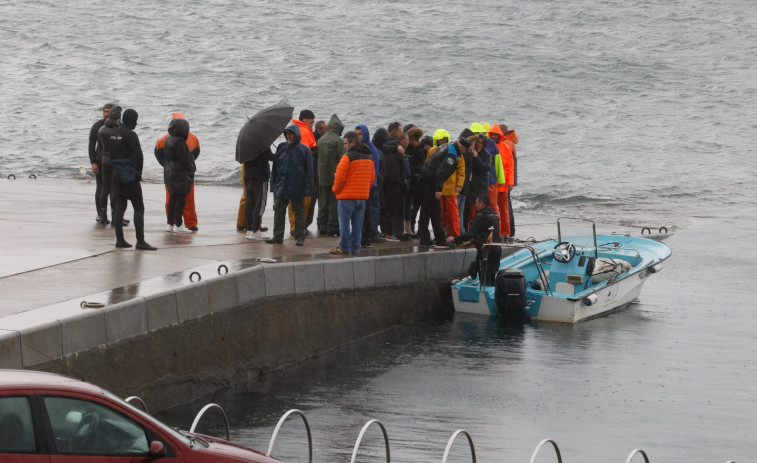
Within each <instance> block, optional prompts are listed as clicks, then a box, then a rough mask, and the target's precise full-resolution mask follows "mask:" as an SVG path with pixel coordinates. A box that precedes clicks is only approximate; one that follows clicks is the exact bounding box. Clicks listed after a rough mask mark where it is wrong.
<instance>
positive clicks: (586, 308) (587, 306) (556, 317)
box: [452, 236, 670, 323]
mask: <svg viewBox="0 0 757 463" xmlns="http://www.w3.org/2000/svg"><path fill="white" fill-rule="evenodd" d="M597 239H600V241H601V242H608V241H609V240H611V239H612V240H615V241H614V243H617V246H616V250H615V251H613V252H615V253H616V254H617V257H623V256H625V258H626V259H627V260H633V261H634V262H635V265H633V267H631V268H630V270H627V271H625V272H623V273H621V274H619V275H616V276H613V277H612V278H610V279H608V280H606V281H601V282H598V283H596V284H594V283H589V281H591V280H588V281H586V282H585V284H584V285H575V286H571V285H567V288H568V290H569V291H575V292H574V293H570V292H568V293H562V292H558V290H556V289H555V288H551V289H546V290H545V289H543V285H542V287H541V288H540V287H539V285H535V284H534V281H535V280H538V281H543V279H542V278H540V277H539V276H538V273H537V271H536V270H535V269H534V268H530V267H529V266H532V265H533V264H532V263H531V260H532V257H531V256H532V255H535V256H541V259H548V258H549V256H550V255H551V250H552V247H554V246H555V244H556V241H555V240H552V241H546V242H542V243H537V244H535V245H533V246H532V247H529V251H525V250H519V251H516V252H515V253H513V254H511V255H510V256H508V257H506V258H505V259H502V261H501V263H500V269H501V270H502V269H522V270H523V272H524V275H525V279H526V281H527V284H526V288H527V289H526V296H525V300H526V301H527V303H526V306H525V307H524V308H523V310H524V311H525V315H526V317H527V318H530V319H534V320H544V321H553V322H562V323H577V322H580V321H584V320H589V319H592V318H595V317H599V316H602V315H605V314H608V313H610V312H613V311H616V310H619V309H621V308H623V307H624V306H626V305H628V304H630V303H631V302H633V301H634V300H635V299H637V298H638V297H639V295H640V294H641V289H642V287H643V285H644V283H645V282H646V280H647V278H648V277H649V276H650V275H651V274H652V273H654V272H656V271H659V270H660V269H661V265H662V261H664V260H665V259H667V258H668V257H669V256H670V250H669V248H668V247H667V246H665V245H664V244H661V243H658V242H652V241H651V240H646V239H643V238H631V237H627V236H623V237H615V236H598V237H597ZM602 240H604V241H602ZM631 245H633V246H635V248H633V249H632V251H633V253H635V254H636V255H635V256H634V258H633V259H630V258H629V257H628V256H629V255H630V253H629V248H627V247H626V246H631ZM603 250H605V251H606V249H604V248H603ZM639 250H641V251H639ZM606 254H607V253H606ZM610 255H615V254H610ZM544 264H545V266H550V265H551V267H550V268H551V269H552V270H553V273H554V274H558V271H557V269H556V268H557V267H558V266H559V264H554V263H551V262H548V261H546V260H545V261H544ZM575 271H576V270H575V269H573V270H572V271H571V272H575ZM570 276H571V277H575V275H573V274H572V273H571V274H570ZM546 278H547V279H549V272H547V277H546ZM588 278H591V277H588ZM554 279H555V275H553V276H552V280H554ZM552 284H553V285H555V282H554V281H552ZM547 286H549V285H547ZM555 286H556V288H557V289H559V290H564V288H566V285H564V284H563V286H559V285H555ZM496 291H497V289H496V287H494V286H484V287H480V286H479V281H478V280H477V279H471V278H466V279H464V280H459V281H455V282H453V283H452V298H453V303H454V306H455V311H456V312H462V313H472V314H478V315H484V316H490V317H495V316H497V314H498V308H497V303H496V294H495V292H496Z"/></svg>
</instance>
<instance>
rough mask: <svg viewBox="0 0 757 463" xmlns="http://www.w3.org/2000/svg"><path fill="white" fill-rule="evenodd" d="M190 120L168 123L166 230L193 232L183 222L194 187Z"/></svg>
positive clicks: (177, 120)
mask: <svg viewBox="0 0 757 463" xmlns="http://www.w3.org/2000/svg"><path fill="white" fill-rule="evenodd" d="M187 137H189V122H187V121H186V119H179V118H177V119H173V120H171V123H170V124H168V137H167V138H166V144H165V146H164V150H165V155H166V175H165V179H166V184H167V185H168V193H169V194H170V198H169V200H168V207H166V223H167V224H168V225H167V226H166V231H171V232H174V233H192V231H191V230H189V229H188V228H187V227H185V226H184V225H183V223H182V214H183V212H184V205H185V202H186V199H187V195H188V194H189V190H190V189H191V187H192V183H193V180H192V167H193V166H192V163H193V162H194V159H193V158H192V153H190V152H189V148H188V147H187Z"/></svg>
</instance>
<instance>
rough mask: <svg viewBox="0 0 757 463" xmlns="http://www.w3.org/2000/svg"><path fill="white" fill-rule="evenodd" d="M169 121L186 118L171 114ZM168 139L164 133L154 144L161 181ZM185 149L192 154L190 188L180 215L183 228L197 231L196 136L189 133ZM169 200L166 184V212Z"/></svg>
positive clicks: (197, 147)
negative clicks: (182, 219)
mask: <svg viewBox="0 0 757 463" xmlns="http://www.w3.org/2000/svg"><path fill="white" fill-rule="evenodd" d="M171 119H184V120H186V119H187V118H186V117H185V116H184V113H183V112H175V113H172V114H171ZM167 137H168V134H167V133H166V134H165V135H163V136H162V137H160V138H159V139H158V141H157V143H155V158H156V159H157V160H158V162H159V163H160V165H161V166H163V180H164V181H165V180H166V170H165V167H166V154H165V151H164V147H165V144H166V138H167ZM187 148H189V152H190V153H191V154H192V180H193V181H192V186H191V188H190V189H189V194H188V195H187V199H186V202H185V203H184V213H183V214H182V215H183V217H184V226H185V227H187V229H189V230H191V231H195V232H196V231H197V230H198V228H197V211H195V186H194V173H195V170H197V166H196V164H195V161H197V158H198V157H199V156H200V141H199V140H198V139H197V136H196V135H195V134H193V133H192V132H189V137H187ZM170 199H171V194H170V193H169V192H168V184H166V210H168V201H169V200H170Z"/></svg>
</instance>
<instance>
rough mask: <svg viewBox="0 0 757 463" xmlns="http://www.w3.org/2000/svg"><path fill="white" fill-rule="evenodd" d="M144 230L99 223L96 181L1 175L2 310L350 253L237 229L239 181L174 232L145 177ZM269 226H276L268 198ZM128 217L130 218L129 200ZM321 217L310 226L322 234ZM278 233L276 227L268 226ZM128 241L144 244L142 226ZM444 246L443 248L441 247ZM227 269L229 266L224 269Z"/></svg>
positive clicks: (198, 197) (213, 191)
mask: <svg viewBox="0 0 757 463" xmlns="http://www.w3.org/2000/svg"><path fill="white" fill-rule="evenodd" d="M142 189H143V196H144V198H145V209H146V212H145V239H146V240H147V241H148V242H149V243H150V244H152V245H153V246H157V247H158V248H159V249H158V250H157V251H139V250H135V249H134V248H130V249H117V248H115V247H114V243H115V231H114V229H113V228H112V227H110V226H103V225H101V224H98V223H96V222H95V215H96V214H95V206H94V190H95V185H94V182H91V181H90V182H88V181H86V180H65V179H48V178H40V179H34V180H32V179H17V180H6V179H3V180H0V256H2V258H0V294H2V295H3V297H2V300H0V317H3V316H7V315H11V314H14V313H19V312H24V311H27V310H31V309H36V308H39V307H44V306H48V305H51V304H55V303H58V302H61V301H66V300H70V299H73V298H76V297H80V296H85V295H91V294H94V293H100V292H104V291H111V290H113V289H114V288H119V289H118V290H117V291H111V293H110V294H109V295H107V298H108V299H109V300H117V299H118V298H119V294H120V295H121V297H123V298H124V299H125V298H128V297H130V296H134V295H138V294H142V293H139V291H142V292H144V291H146V290H147V289H146V288H152V289H154V290H157V289H164V288H166V287H171V286H172V285H178V284H179V283H180V282H182V281H186V280H185V278H188V274H189V273H191V271H193V270H195V269H197V268H205V269H206V270H208V269H213V270H215V269H217V268H218V267H219V266H220V265H221V264H224V265H226V267H228V269H229V271H234V270H235V269H240V268H246V267H249V266H252V265H256V264H257V259H258V258H272V259H276V260H277V261H279V262H287V261H288V262H291V261H301V260H321V259H322V260H327V259H342V258H348V257H341V256H339V257H337V256H332V255H331V254H329V250H330V249H332V248H334V247H336V246H337V245H338V242H339V238H335V237H313V236H309V237H308V238H307V239H306V241H305V246H302V247H298V246H295V243H294V239H293V238H292V237H290V236H286V237H285V240H284V243H283V244H281V245H271V244H267V243H264V242H262V241H249V240H246V239H245V234H244V232H241V231H237V230H236V217H237V210H238V205H239V198H240V195H241V186H209V185H197V186H196V192H195V201H196V210H197V215H198V217H199V223H198V228H199V231H198V232H196V233H191V234H173V233H167V232H165V230H164V227H165V215H164V201H165V192H164V187H163V185H159V184H143V185H142ZM272 203H273V201H272V200H271V199H270V198H269V203H268V204H269V207H268V209H267V210H266V212H265V215H264V218H263V225H264V226H267V227H268V228H269V230H270V229H272V220H273V212H272V211H271V210H270V205H271V204H272ZM126 217H127V218H131V217H132V211H131V207H129V209H128V210H127V212H126ZM518 225H519V229H518V230H519V237H523V238H526V237H535V238H537V239H544V238H547V237H551V236H554V235H555V231H554V230H555V227H554V219H552V218H550V217H542V216H525V215H518ZM315 230H316V225H315V224H312V225H311V226H310V228H309V231H310V232H311V234H312V233H314V232H315ZM269 233H270V232H269ZM125 237H126V240H127V241H129V242H130V243H132V244H134V243H136V239H135V236H134V227H133V225H131V224H130V225H129V226H128V227H126V228H125ZM425 251H428V247H425V246H418V241H417V240H411V241H408V242H397V243H389V242H385V243H377V244H374V246H373V247H372V248H370V249H363V250H361V253H360V255H378V254H393V253H407V252H425ZM436 252H438V251H436ZM220 271H225V269H223V268H222V269H220Z"/></svg>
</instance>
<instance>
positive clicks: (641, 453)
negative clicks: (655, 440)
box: [626, 449, 649, 463]
mask: <svg viewBox="0 0 757 463" xmlns="http://www.w3.org/2000/svg"><path fill="white" fill-rule="evenodd" d="M637 453H638V454H640V455H641V456H642V457H644V461H645V462H646V463H649V457H648V456H647V453H646V452H645V451H643V450H642V449H633V450H631V453H629V454H628V458H626V463H631V460H633V457H635V456H636V454H637Z"/></svg>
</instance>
